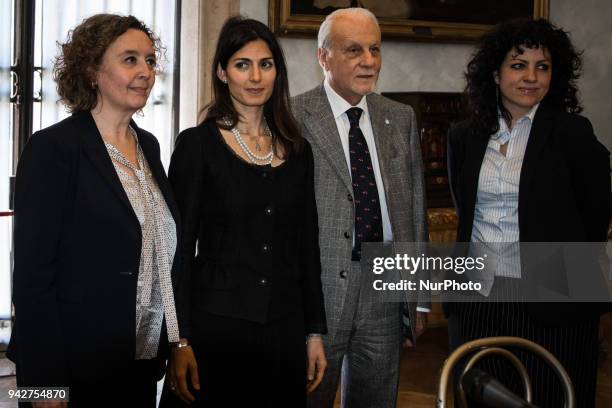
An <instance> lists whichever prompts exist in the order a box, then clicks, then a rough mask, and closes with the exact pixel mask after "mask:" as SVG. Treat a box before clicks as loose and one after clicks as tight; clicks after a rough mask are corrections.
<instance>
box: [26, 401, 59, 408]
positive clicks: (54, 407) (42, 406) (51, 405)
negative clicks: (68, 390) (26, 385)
mask: <svg viewBox="0 0 612 408" xmlns="http://www.w3.org/2000/svg"><path fill="white" fill-rule="evenodd" d="M32 408H68V403H67V402H66V401H45V402H42V401H40V402H33V403H32Z"/></svg>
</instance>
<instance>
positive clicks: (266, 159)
mask: <svg viewBox="0 0 612 408" xmlns="http://www.w3.org/2000/svg"><path fill="white" fill-rule="evenodd" d="M223 122H224V123H225V125H226V126H228V127H229V126H231V125H232V124H231V122H230V120H229V118H225V119H224V120H223ZM264 125H265V129H264V132H265V134H266V135H268V136H270V137H272V132H271V131H270V128H269V127H268V123H267V122H266V121H265V120H264ZM232 134H233V135H234V138H235V139H236V142H237V143H238V145H239V146H240V148H241V149H242V151H243V152H244V153H245V154H246V155H247V157H248V158H249V160H250V161H251V163H253V164H257V165H262V164H272V160H274V149H273V147H272V144H270V152H269V153H268V154H266V155H265V156H258V155H256V154H255V153H253V151H252V150H251V149H250V148H249V146H248V145H247V144H246V142H245V141H244V139H243V138H242V136H241V135H240V130H238V126H235V127H233V128H232Z"/></svg>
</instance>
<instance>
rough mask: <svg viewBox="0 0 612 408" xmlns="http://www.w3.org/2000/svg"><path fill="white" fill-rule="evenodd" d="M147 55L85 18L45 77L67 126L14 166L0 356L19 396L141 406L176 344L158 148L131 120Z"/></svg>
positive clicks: (142, 42)
mask: <svg viewBox="0 0 612 408" xmlns="http://www.w3.org/2000/svg"><path fill="white" fill-rule="evenodd" d="M159 53H160V43H159V40H158V39H157V37H156V36H155V35H154V34H153V33H152V32H151V30H150V29H149V28H148V27H147V26H146V25H144V24H143V23H142V22H141V21H139V20H138V19H136V18H135V17H133V16H118V15H113V14H98V15H94V16H92V17H89V18H87V19H85V20H84V21H83V22H82V23H81V24H80V25H78V26H77V27H76V28H75V29H74V30H72V31H71V33H70V35H69V38H68V41H67V42H66V43H64V44H62V45H61V55H60V56H59V57H58V58H57V60H56V64H55V71H54V74H55V79H56V81H57V86H58V93H59V95H60V96H61V100H62V102H63V103H64V104H65V105H66V107H67V108H68V110H69V111H71V112H72V116H70V117H68V118H67V119H65V120H62V121H61V122H59V123H57V124H55V125H53V126H51V127H48V128H46V129H43V130H41V131H40V132H37V133H35V134H34V135H32V137H31V138H30V140H29V142H28V144H27V145H26V147H25V150H24V152H23V154H22V156H21V158H20V160H19V166H18V169H17V180H16V185H15V250H14V256H15V269H14V282H13V285H14V292H13V293H14V298H13V301H14V305H15V315H16V323H15V328H14V331H13V334H12V337H11V342H10V345H9V350H8V356H9V358H10V359H11V360H13V361H14V362H15V363H16V367H17V385H18V386H20V387H43V386H46V387H60V386H61V387H69V399H70V406H71V407H97V406H104V407H118V406H121V407H125V406H134V407H147V406H148V407H154V406H155V400H156V382H157V381H158V380H159V379H160V378H161V377H162V375H163V372H164V366H165V363H164V362H165V355H167V354H168V351H167V348H168V344H169V343H172V342H175V343H177V344H178V341H179V338H180V336H179V332H178V323H177V318H176V311H175V306H174V295H173V290H172V286H173V285H172V280H173V276H174V275H175V269H176V267H177V262H175V260H176V259H178V257H175V255H176V251H177V243H178V228H177V226H178V218H177V209H176V205H175V204H174V201H173V199H172V193H171V187H170V185H169V182H168V180H167V178H166V175H165V174H164V169H163V167H162V164H161V161H160V150H159V144H158V142H157V140H156V139H155V137H154V136H153V135H151V134H150V133H148V132H146V131H145V130H142V129H140V128H139V127H138V126H136V124H135V123H134V121H133V120H132V115H133V114H134V113H135V112H137V111H139V110H141V109H142V108H143V107H144V106H145V104H146V102H147V98H148V96H149V93H150V92H151V88H152V87H153V84H154V83H155V75H156V70H157V61H158V57H159ZM33 405H34V406H37V403H33ZM41 406H44V407H51V406H66V403H65V402H57V403H53V404H52V403H43V405H41Z"/></svg>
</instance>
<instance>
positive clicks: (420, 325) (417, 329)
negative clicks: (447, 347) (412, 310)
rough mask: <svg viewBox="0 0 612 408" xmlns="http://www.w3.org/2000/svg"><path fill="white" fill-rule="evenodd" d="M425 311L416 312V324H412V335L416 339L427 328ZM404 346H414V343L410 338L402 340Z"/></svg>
mask: <svg viewBox="0 0 612 408" xmlns="http://www.w3.org/2000/svg"><path fill="white" fill-rule="evenodd" d="M427 314H428V313H427V312H417V315H416V324H415V326H414V335H415V336H416V338H417V339H418V338H419V337H420V336H421V334H423V332H425V330H426V329H427ZM404 347H406V348H409V347H414V343H413V342H412V341H411V340H410V339H406V340H404Z"/></svg>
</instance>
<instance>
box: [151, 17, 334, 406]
mask: <svg viewBox="0 0 612 408" xmlns="http://www.w3.org/2000/svg"><path fill="white" fill-rule="evenodd" d="M212 74H213V75H212V77H213V80H212V81H213V102H212V104H211V105H210V106H209V107H208V109H207V111H206V118H205V120H204V122H203V123H201V124H200V125H199V126H197V127H194V128H191V129H187V130H185V131H183V132H181V134H180V135H179V137H178V139H177V144H176V149H175V151H174V154H173V156H172V161H171V165H170V180H171V183H172V185H173V187H174V191H175V194H176V197H177V202H178V204H179V208H180V210H181V215H182V221H183V223H184V225H185V227H186V228H185V230H184V234H183V239H182V244H183V258H184V265H185V268H184V271H183V278H182V281H181V284H180V287H181V289H180V291H179V294H178V303H179V324H180V325H181V333H185V334H186V336H187V338H185V339H182V342H181V344H180V347H176V348H174V350H173V351H172V354H171V359H170V368H169V371H168V377H167V388H169V389H171V390H174V391H175V393H176V394H177V395H178V396H179V397H181V398H182V399H183V400H185V401H187V402H192V401H196V405H198V406H207V407H208V406H210V407H217V406H223V407H234V406H236V407H243V406H247V405H250V406H261V407H264V406H266V407H271V406H290V407H299V406H305V404H306V392H307V388H308V389H309V390H311V389H314V387H316V386H317V385H318V383H319V382H320V380H321V378H322V375H323V370H324V368H325V364H326V360H325V355H324V352H323V344H322V341H321V338H320V334H322V333H325V332H326V321H325V310H324V305H323V294H322V289H321V277H320V275H321V266H320V260H319V246H318V224H317V212H316V205H315V196H314V167H313V156H312V151H311V149H310V145H309V144H308V142H307V141H306V140H304V139H303V138H302V137H301V135H300V131H299V128H298V126H297V124H296V122H295V120H294V118H293V116H292V114H291V111H290V108H289V100H288V81H287V70H286V65H285V60H284V56H283V53H282V51H281V48H280V46H279V44H278V42H277V40H276V38H275V37H274V35H273V34H272V33H271V32H270V30H269V29H268V28H267V27H266V26H265V25H264V24H262V23H260V22H258V21H255V20H250V19H243V18H241V17H234V18H231V19H229V20H228V21H227V22H226V23H225V25H224V26H223V28H222V30H221V32H220V35H219V42H218V44H217V49H216V53H215V57H214V60H213V65H212ZM165 401H166V398H164V401H163V402H164V403H165Z"/></svg>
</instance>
